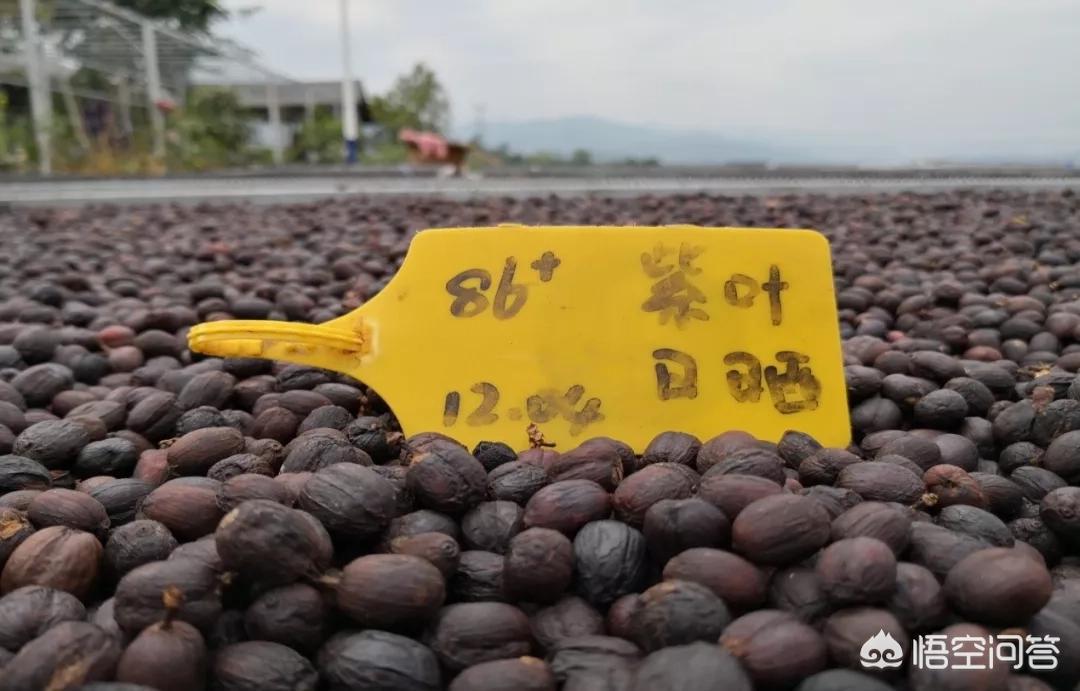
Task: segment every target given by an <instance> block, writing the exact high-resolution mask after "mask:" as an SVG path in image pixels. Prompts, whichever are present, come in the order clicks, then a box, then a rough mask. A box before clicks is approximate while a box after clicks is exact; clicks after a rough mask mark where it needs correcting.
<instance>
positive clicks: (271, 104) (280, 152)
mask: <svg viewBox="0 0 1080 691" xmlns="http://www.w3.org/2000/svg"><path fill="white" fill-rule="evenodd" d="M266 110H267V113H268V114H269V116H270V131H271V133H272V136H273V139H272V144H271V149H270V150H271V152H272V153H273V155H274V163H275V164H276V165H279V166H280V165H281V164H282V163H284V162H285V137H284V132H283V131H282V129H281V100H280V99H279V98H278V85H277V82H275V81H274V80H273V78H272V77H270V78H268V79H267V81H266Z"/></svg>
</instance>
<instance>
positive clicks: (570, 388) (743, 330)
mask: <svg viewBox="0 0 1080 691" xmlns="http://www.w3.org/2000/svg"><path fill="white" fill-rule="evenodd" d="M189 342H190V346H191V348H192V349H193V350H195V351H198V352H201V353H206V354H210V355H217V356H221V357H230V356H232V357H262V358H271V359H274V360H285V361H289V362H295V363H301V364H307V365H312V366H315V367H322V368H325V369H329V370H335V371H338V372H343V373H345V374H348V375H350V376H352V377H355V378H356V379H359V380H361V381H363V382H364V383H365V384H367V385H369V386H371V387H372V388H373V389H375V390H376V391H377V392H378V393H379V395H380V396H382V397H383V398H384V399H385V400H386V401H387V403H388V404H389V405H390V407H391V408H392V410H393V411H394V414H395V415H396V416H397V418H398V420H399V421H400V422H401V424H402V426H403V429H404V431H405V433H406V434H415V433H417V432H423V431H439V432H443V433H446V434H448V435H450V436H452V437H454V438H455V439H458V440H459V441H461V442H462V443H464V444H467V445H470V446H471V445H472V444H474V443H476V442H479V441H482V440H488V441H504V442H506V443H508V444H510V445H511V446H513V447H514V448H518V449H520V448H524V447H526V445H527V442H528V436H527V432H526V430H527V428H528V426H529V425H530V424H531V423H535V424H536V425H537V426H538V427H539V429H540V431H541V432H542V433H543V435H544V437H545V439H547V440H548V441H552V442H555V443H556V444H557V448H559V449H568V448H571V447H573V446H575V445H577V444H578V443H579V442H580V441H583V440H585V439H588V438H589V437H596V436H608V437H613V438H615V439H620V440H623V441H625V442H627V443H628V444H630V445H631V446H633V447H634V449H635V450H637V451H639V452H640V451H641V450H643V449H644V447H645V446H646V445H647V444H648V442H649V440H651V439H652V438H653V437H654V436H655V435H656V434H658V433H659V432H662V431H665V430H680V431H686V432H691V433H693V434H696V435H698V436H699V437H701V438H703V439H706V438H709V437H712V436H714V435H716V434H719V433H720V432H723V431H725V430H745V431H747V432H750V433H752V434H754V435H755V436H757V437H759V438H761V439H767V440H772V441H775V440H778V439H779V438H780V436H781V435H782V434H783V433H784V431H786V430H800V431H803V432H806V433H808V434H811V435H813V436H814V437H815V438H816V439H817V440H818V441H820V442H821V443H823V444H826V445H829V446H845V445H846V444H847V443H848V442H849V440H850V425H849V421H848V407H847V399H846V386H845V383H844V374H843V362H842V357H841V352H840V335H839V329H838V327H837V320H836V300H835V296H834V292H833V280H832V269H831V264H830V258H829V246H828V242H827V241H826V240H825V238H824V237H823V236H822V235H820V234H818V233H815V232H813V231H808V230H765V229H743V228H699V227H695V226H668V227H663V228H646V227H525V226H511V225H503V226H499V227H498V228H448V229H438V230H427V231H423V232H421V233H419V234H417V235H416V237H415V239H414V240H413V242H412V245H411V247H410V248H409V252H408V255H407V256H406V261H405V263H404V265H403V266H402V267H401V270H400V271H399V272H398V274H397V275H396V276H394V278H393V279H392V280H391V281H390V283H389V285H387V286H386V288H384V289H383V290H382V292H380V293H379V294H378V295H376V296H375V297H374V298H372V299H371V301H369V302H368V303H366V304H365V305H363V306H361V307H360V308H358V309H356V310H354V311H353V312H351V313H349V314H347V315H345V316H342V317H339V318H338V319H334V320H333V321H330V322H326V323H323V324H319V325H310V324H299V323H292V322H270V321H219V322H209V323H205V324H200V325H198V326H196V327H194V328H193V329H192V330H191V333H190V336H189Z"/></svg>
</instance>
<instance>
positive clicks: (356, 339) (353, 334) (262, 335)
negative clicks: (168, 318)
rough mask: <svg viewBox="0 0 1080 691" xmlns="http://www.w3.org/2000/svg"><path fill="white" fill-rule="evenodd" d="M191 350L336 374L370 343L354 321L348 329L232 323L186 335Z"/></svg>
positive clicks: (206, 326) (326, 325)
mask: <svg viewBox="0 0 1080 691" xmlns="http://www.w3.org/2000/svg"><path fill="white" fill-rule="evenodd" d="M188 347H190V348H191V350H193V351H195V352H198V353H203V354H205V355H213V356H216V357H250V358H266V359H271V360H285V361H287V362H295V363H298V364H304V365H311V366H314V367H321V368H324V369H331V370H335V371H339V372H342V371H344V372H348V371H349V370H348V369H347V368H346V369H343V365H347V364H350V363H351V364H354V365H357V366H358V365H359V364H360V358H361V357H362V356H363V355H366V354H368V353H369V352H370V339H369V338H368V336H367V334H366V333H365V332H364V329H363V328H361V322H359V321H357V322H356V326H355V328H348V327H347V326H344V325H342V324H341V323H340V322H339V321H338V320H335V321H332V322H326V323H323V324H304V323H301V322H285V321H264V320H257V319H232V320H224V321H216V322H205V323H202V324H197V325H195V326H193V327H191V331H190V332H188Z"/></svg>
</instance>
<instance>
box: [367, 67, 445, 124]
mask: <svg viewBox="0 0 1080 691" xmlns="http://www.w3.org/2000/svg"><path fill="white" fill-rule="evenodd" d="M371 114H372V117H374V119H375V121H376V122H377V123H379V124H380V125H382V126H383V127H385V128H386V129H387V130H389V131H390V132H391V133H392V134H394V135H395V136H396V135H397V133H398V132H399V131H401V130H403V129H406V128H411V129H416V130H425V131H432V132H442V131H444V130H445V129H446V128H447V127H448V126H449V124H450V99H449V98H448V97H447V95H446V90H445V89H444V88H443V85H442V84H441V83H440V82H439V78H438V77H437V76H435V73H434V72H433V71H432V70H431V69H430V68H429V67H427V66H426V65H424V64H423V63H417V64H416V65H415V66H414V67H413V68H412V70H411V71H410V72H409V73H408V74H405V75H402V76H400V77H398V79H397V81H395V82H394V85H393V87H391V88H390V90H389V91H387V92H386V93H385V94H382V95H379V96H375V97H374V98H372V99H371Z"/></svg>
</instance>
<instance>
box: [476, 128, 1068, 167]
mask: <svg viewBox="0 0 1080 691" xmlns="http://www.w3.org/2000/svg"><path fill="white" fill-rule="evenodd" d="M476 132H477V128H476V125H475V124H473V125H469V126H465V127H461V128H459V131H458V133H457V134H458V136H461V137H463V138H469V137H472V136H473V135H474V134H476ZM1066 134H1068V133H1066ZM483 139H484V144H485V146H488V147H492V148H494V147H498V146H500V145H502V144H506V145H507V146H508V147H509V148H510V150H511V151H513V152H515V153H520V154H536V153H551V154H558V155H560V156H565V157H569V156H570V155H571V154H573V152H574V151H575V150H576V149H584V150H585V151H588V152H589V153H590V154H591V155H592V157H593V160H595V161H597V162H600V163H603V162H611V161H616V160H622V159H626V158H636V159H642V158H657V159H659V160H660V161H661V162H663V163H669V164H691V165H693V164H711V163H715V164H721V163H776V164H796V165H798V164H838V165H849V164H854V165H909V164H913V163H918V162H920V161H927V160H937V161H952V162H954V163H956V162H968V163H973V162H980V163H988V164H999V163H1000V164H1010V163H1040V164H1041V163H1053V164H1056V165H1062V164H1067V163H1069V162H1072V163H1074V164H1077V165H1080V151H1078V150H1077V148H1076V147H1077V137H1076V136H1072V135H1070V136H1065V134H1062V133H1044V134H1043V135H1038V134H1031V135H1028V136H1025V137H1022V138H1016V139H1012V140H1008V141H1002V140H998V139H995V140H989V141H985V140H983V139H979V138H978V137H977V135H973V136H972V137H967V138H964V139H963V140H960V139H958V138H941V137H938V138H936V139H934V138H929V137H928V138H924V139H922V140H919V141H912V142H903V141H892V140H890V139H889V138H887V137H883V136H881V135H879V134H877V133H873V132H861V133H860V132H850V131H840V130H833V131H824V132H797V131H777V132H771V131H747V130H740V131H724V130H716V131H708V130H683V129H676V128H668V127H662V126H652V125H634V124H630V123H625V122H618V121H614V120H607V119H604V118H598V117H586V116H581V117H564V118H553V119H547V120H524V121H517V122H492V123H487V124H486V125H485V126H484V128H483Z"/></svg>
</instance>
